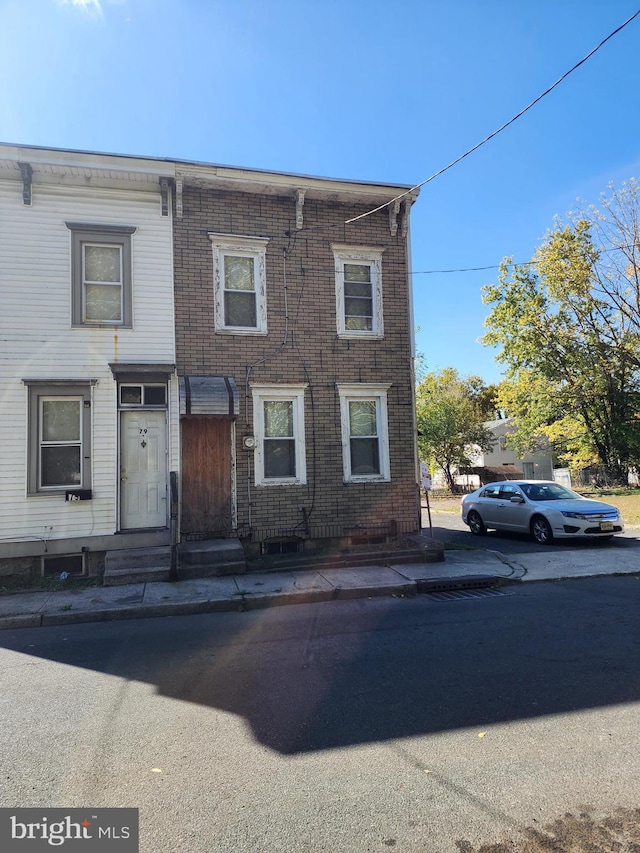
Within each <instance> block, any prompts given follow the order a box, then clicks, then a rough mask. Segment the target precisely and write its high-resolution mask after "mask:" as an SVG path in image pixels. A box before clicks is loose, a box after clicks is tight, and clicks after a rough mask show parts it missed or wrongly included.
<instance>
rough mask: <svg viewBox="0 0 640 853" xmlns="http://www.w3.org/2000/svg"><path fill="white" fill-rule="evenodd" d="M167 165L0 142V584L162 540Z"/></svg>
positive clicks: (174, 418) (170, 392)
mask: <svg viewBox="0 0 640 853" xmlns="http://www.w3.org/2000/svg"><path fill="white" fill-rule="evenodd" d="M173 174H174V167H173V166H172V165H171V164H170V163H168V162H165V161H162V160H154V159H146V158H133V157H121V156H115V155H103V154H91V153H86V152H74V151H62V150H52V149H44V148H34V147H22V146H11V145H0V290H1V292H2V319H1V325H2V333H1V335H0V338H1V339H2V350H1V351H0V399H1V400H2V412H3V417H2V419H0V431H1V444H2V454H3V464H2V477H0V585H2V583H3V579H4V581H5V583H6V582H8V580H9V577H8V576H18V577H20V578H21V579H23V580H24V579H25V578H28V577H30V578H32V579H33V580H35V579H37V577H38V576H40V575H42V574H44V575H48V574H51V575H57V576H59V575H60V573H61V572H68V573H69V574H85V575H86V574H97V573H99V571H100V569H101V567H102V564H103V562H104V558H105V554H106V553H107V552H109V551H112V550H114V549H118V550H120V549H124V548H131V547H145V548H148V547H152V546H160V545H167V544H169V540H170V534H169V512H170V501H169V473H170V472H171V471H173V470H177V466H178V460H179V450H178V441H179V435H178V403H177V394H178V385H177V378H176V375H175V345H174V304H173V250H172V221H171V203H170V193H171V186H172V179H173Z"/></svg>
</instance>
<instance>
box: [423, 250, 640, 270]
mask: <svg viewBox="0 0 640 853" xmlns="http://www.w3.org/2000/svg"><path fill="white" fill-rule="evenodd" d="M635 248H636V246H635V245H634V244H630V245H628V246H611V247H610V248H609V249H598V252H599V254H605V255H606V254H609V252H620V251H624V250H626V249H635ZM539 263H540V261H505V262H503V263H501V264H490V265H489V266H486V267H461V268H460V269H455V270H412V271H411V275H436V274H438V275H444V274H445V273H451V272H480V271H482V270H499V269H500V268H501V267H532V266H537V265H538V264H539Z"/></svg>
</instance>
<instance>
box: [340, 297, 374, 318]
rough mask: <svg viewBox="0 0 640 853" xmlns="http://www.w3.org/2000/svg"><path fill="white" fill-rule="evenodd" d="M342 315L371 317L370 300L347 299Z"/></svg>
mask: <svg viewBox="0 0 640 853" xmlns="http://www.w3.org/2000/svg"><path fill="white" fill-rule="evenodd" d="M344 313H345V316H346V317H347V318H349V317H371V300H370V299H359V298H358V299H354V298H352V297H347V298H346V299H345V300H344Z"/></svg>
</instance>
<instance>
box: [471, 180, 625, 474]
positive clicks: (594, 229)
mask: <svg viewBox="0 0 640 853" xmlns="http://www.w3.org/2000/svg"><path fill="white" fill-rule="evenodd" d="M639 201H640V188H639V187H638V184H637V183H636V182H635V181H632V182H630V183H629V184H625V185H623V186H622V187H621V188H620V189H619V190H612V191H611V192H610V195H609V196H606V197H604V198H603V204H602V207H601V209H599V210H598V209H595V208H590V209H589V210H588V211H587V212H580V213H578V214H570V216H569V220H568V222H565V223H563V222H560V221H556V223H555V227H554V229H553V230H551V231H550V232H548V234H547V235H546V237H545V239H544V241H543V243H542V244H541V246H540V248H539V249H538V251H537V252H536V254H535V255H534V258H533V260H532V262H531V263H530V264H522V265H515V266H512V265H511V264H509V263H505V264H503V265H502V267H501V270H500V277H499V283H498V284H497V285H490V286H488V287H485V288H484V297H483V298H484V301H485V303H487V304H488V305H490V306H491V312H490V314H489V316H488V318H487V320H486V326H487V327H488V329H489V331H488V332H487V333H486V334H485V336H484V338H483V342H484V343H485V344H488V345H492V346H499V347H500V348H501V352H500V354H499V355H498V356H497V358H498V360H499V361H502V362H503V363H504V364H505V365H506V366H507V374H506V380H505V382H503V383H502V385H501V388H500V394H499V403H500V405H501V407H503V408H504V409H505V410H506V411H507V412H508V414H510V415H514V416H515V417H516V418H517V421H518V424H519V432H518V435H517V436H516V438H515V443H516V445H518V444H519V449H520V451H523V450H526V449H531V446H530V445H531V442H533V441H534V436H535V435H536V434H540V433H541V432H542V433H545V434H546V435H547V436H548V437H549V439H550V440H552V441H553V442H554V443H555V445H556V447H557V449H558V451H559V453H560V455H561V456H563V457H564V459H565V461H568V462H569V463H573V464H574V465H576V466H578V465H585V464H589V463H591V462H594V461H599V462H600V463H601V464H602V465H603V466H604V468H605V470H606V472H607V475H608V477H609V479H610V480H611V481H612V482H626V472H627V468H628V466H629V465H630V464H635V463H636V462H637V461H638V459H639V456H640V420H639V418H638V416H639V415H640V267H639V265H638V259H639V257H640V229H639V222H640V208H639Z"/></svg>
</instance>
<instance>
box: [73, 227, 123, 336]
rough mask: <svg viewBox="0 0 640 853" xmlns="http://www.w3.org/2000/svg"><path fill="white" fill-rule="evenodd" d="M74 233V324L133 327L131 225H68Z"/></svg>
mask: <svg viewBox="0 0 640 853" xmlns="http://www.w3.org/2000/svg"><path fill="white" fill-rule="evenodd" d="M66 226H67V228H68V229H69V230H70V231H71V284H72V291H71V322H72V325H74V326H124V327H131V326H132V325H133V309H132V299H133V297H132V289H131V288H132V285H131V276H132V270H131V235H132V234H133V232H134V231H135V230H136V229H135V228H132V227H129V226H119V225H95V224H93V223H83V222H67V223H66Z"/></svg>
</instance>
